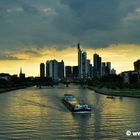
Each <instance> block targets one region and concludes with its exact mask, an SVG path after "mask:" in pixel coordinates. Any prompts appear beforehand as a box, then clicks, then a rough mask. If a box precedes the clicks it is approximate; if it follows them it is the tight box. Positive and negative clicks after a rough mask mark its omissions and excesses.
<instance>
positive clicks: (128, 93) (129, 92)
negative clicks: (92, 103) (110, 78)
mask: <svg viewBox="0 0 140 140" xmlns="http://www.w3.org/2000/svg"><path fill="white" fill-rule="evenodd" d="M88 88H89V89H91V90H94V91H95V92H96V93H99V94H104V95H109V96H120V97H133V98H140V89H116V90H113V89H109V88H106V87H102V88H100V87H93V86H88Z"/></svg>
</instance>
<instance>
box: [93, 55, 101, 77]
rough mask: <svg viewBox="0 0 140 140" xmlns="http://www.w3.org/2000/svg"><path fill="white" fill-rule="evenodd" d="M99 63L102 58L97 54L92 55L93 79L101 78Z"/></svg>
mask: <svg viewBox="0 0 140 140" xmlns="http://www.w3.org/2000/svg"><path fill="white" fill-rule="evenodd" d="M101 62H102V58H101V57H100V56H99V55H98V54H96V53H95V54H94V55H93V65H94V69H93V77H100V76H101Z"/></svg>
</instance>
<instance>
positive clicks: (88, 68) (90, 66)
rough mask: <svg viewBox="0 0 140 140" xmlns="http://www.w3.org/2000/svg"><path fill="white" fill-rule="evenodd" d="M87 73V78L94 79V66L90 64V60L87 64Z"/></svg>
mask: <svg viewBox="0 0 140 140" xmlns="http://www.w3.org/2000/svg"><path fill="white" fill-rule="evenodd" d="M86 65H87V66H86V71H87V78H91V77H92V73H91V71H92V65H91V64H90V60H89V59H87V62H86Z"/></svg>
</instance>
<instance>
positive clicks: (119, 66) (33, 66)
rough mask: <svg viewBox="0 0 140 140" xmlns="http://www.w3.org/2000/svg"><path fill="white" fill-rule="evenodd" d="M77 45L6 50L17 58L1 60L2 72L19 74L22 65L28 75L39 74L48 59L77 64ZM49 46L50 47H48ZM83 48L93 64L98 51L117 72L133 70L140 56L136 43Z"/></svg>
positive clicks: (103, 59) (0, 68)
mask: <svg viewBox="0 0 140 140" xmlns="http://www.w3.org/2000/svg"><path fill="white" fill-rule="evenodd" d="M76 47H77V46H76V45H75V47H73V46H66V48H65V49H61V50H56V48H55V46H51V47H50V48H49V47H48V46H44V47H43V48H41V49H38V48H36V47H35V46H32V48H30V50H31V51H30V52H29V53H27V50H28V49H26V48H24V49H21V50H12V51H9V52H5V53H6V54H8V53H9V54H10V55H11V54H12V57H15V58H17V60H0V72H7V73H10V74H19V70H20V67H22V69H23V72H24V73H26V75H27V76H39V65H40V63H42V62H43V63H46V61H47V60H51V59H56V60H58V61H61V60H64V62H65V66H66V65H70V66H74V65H77V48H76ZM48 48H49V49H48ZM81 48H82V50H84V51H86V52H87V58H88V59H90V60H91V63H92V64H93V54H94V53H95V52H96V53H98V54H99V55H100V56H101V57H102V62H107V61H108V62H111V64H112V68H115V69H116V70H117V73H120V72H122V71H126V70H133V69H134V68H133V62H134V61H136V60H137V59H139V58H140V46H138V45H135V44H117V45H110V46H109V47H107V48H101V49H96V50H95V49H90V48H89V49H87V48H84V46H82V45H81Z"/></svg>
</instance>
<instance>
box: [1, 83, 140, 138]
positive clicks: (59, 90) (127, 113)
mask: <svg viewBox="0 0 140 140" xmlns="http://www.w3.org/2000/svg"><path fill="white" fill-rule="evenodd" d="M66 93H69V94H74V95H75V97H76V98H77V99H78V100H79V101H81V102H86V103H88V104H90V106H91V107H92V112H91V113H89V114H79V113H75V114H72V113H71V112H70V111H69V110H68V109H67V108H66V107H65V106H64V105H63V104H62V102H61V99H62V97H63V95H64V94H66ZM139 100H140V99H135V98H123V99H120V98H119V97H116V98H115V100H112V99H107V98H106V96H104V95H100V94H96V93H94V91H92V90H88V89H83V88H81V87H79V86H75V85H70V87H68V88H66V87H64V86H63V85H59V86H56V87H53V88H52V87H46V88H45V87H44V88H42V89H37V88H36V87H32V88H27V89H23V90H17V91H12V92H9V93H4V94H1V95H0V140H3V139H21V140H22V139H33V140H34V139H36V140H39V139H42V140H49V139H50V140H54V139H56V140H58V139H81V140H90V139H103V140H112V139H129V137H127V136H126V134H125V133H126V131H127V130H133V131H140V120H139V118H140V110H139V106H140V102H139ZM131 139H132V138H131Z"/></svg>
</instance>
